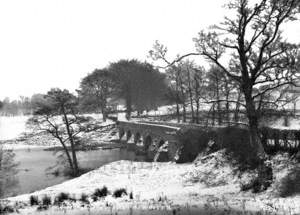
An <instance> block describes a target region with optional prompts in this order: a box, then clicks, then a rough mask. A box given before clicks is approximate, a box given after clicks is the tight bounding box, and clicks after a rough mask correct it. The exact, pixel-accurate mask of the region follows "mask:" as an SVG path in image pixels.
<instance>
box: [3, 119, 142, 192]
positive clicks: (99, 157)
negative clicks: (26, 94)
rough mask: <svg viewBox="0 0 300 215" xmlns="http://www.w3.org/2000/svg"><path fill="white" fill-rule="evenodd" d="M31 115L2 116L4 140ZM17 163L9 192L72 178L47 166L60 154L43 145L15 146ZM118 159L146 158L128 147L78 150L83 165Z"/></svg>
mask: <svg viewBox="0 0 300 215" xmlns="http://www.w3.org/2000/svg"><path fill="white" fill-rule="evenodd" d="M27 118H28V117H24V116H20V117H0V140H7V139H12V138H16V137H17V136H18V135H19V134H20V133H22V132H24V131H25V122H26V120H27ZM14 153H15V162H17V163H19V165H18V167H17V170H18V171H17V175H16V185H15V186H13V187H12V188H9V190H6V192H5V193H7V194H6V195H5V196H14V195H19V194H24V193H29V192H33V191H36V190H39V189H43V188H46V187H49V186H52V185H55V184H59V183H61V182H63V181H66V180H68V177H65V176H61V175H60V176H54V175H53V174H49V171H47V169H48V168H49V167H52V166H54V165H55V164H56V163H57V154H54V152H53V151H45V150H43V149H42V148H31V149H29V148H28V149H24V148H23V149H15V150H14ZM117 160H140V161H142V160H144V157H143V156H137V155H135V153H134V152H132V151H128V150H126V149H110V150H103V149H97V150H91V151H81V152H78V161H79V165H80V167H81V168H85V169H96V168H98V167H100V166H102V165H104V164H107V163H110V162H113V161H117Z"/></svg>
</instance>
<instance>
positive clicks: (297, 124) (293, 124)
mask: <svg viewBox="0 0 300 215" xmlns="http://www.w3.org/2000/svg"><path fill="white" fill-rule="evenodd" d="M284 124H285V123H284V118H283V117H281V118H279V119H276V120H274V121H272V122H270V123H269V124H268V125H267V126H268V127H271V128H277V129H281V130H283V129H290V130H300V119H299V118H292V117H289V118H288V126H285V125H284Z"/></svg>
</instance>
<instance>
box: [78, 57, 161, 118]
mask: <svg viewBox="0 0 300 215" xmlns="http://www.w3.org/2000/svg"><path fill="white" fill-rule="evenodd" d="M166 89H167V83H166V79H165V74H163V73H160V72H159V71H158V70H157V69H155V68H154V67H153V66H152V65H151V64H149V63H146V62H145V63H143V62H139V61H137V60H120V61H118V62H115V63H111V64H110V65H109V66H108V67H107V68H103V69H96V70H94V71H93V72H92V73H90V74H88V75H87V76H86V77H84V78H83V79H82V81H81V83H80V88H79V90H78V94H79V102H80V107H81V110H86V111H93V112H95V111H96V112H101V113H102V114H103V119H104V121H105V119H106V117H107V114H108V112H109V111H112V109H113V108H114V107H115V106H116V105H117V104H120V103H122V104H123V105H124V106H125V108H126V115H127V118H128V119H129V118H130V117H131V113H132V111H137V113H138V114H141V113H142V112H143V111H149V110H152V109H156V108H157V107H158V106H160V105H162V104H163V103H164V101H165V91H166Z"/></svg>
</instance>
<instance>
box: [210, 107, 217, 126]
mask: <svg viewBox="0 0 300 215" xmlns="http://www.w3.org/2000/svg"><path fill="white" fill-rule="evenodd" d="M215 114H216V113H215V103H213V105H212V117H211V120H212V126H214V125H215Z"/></svg>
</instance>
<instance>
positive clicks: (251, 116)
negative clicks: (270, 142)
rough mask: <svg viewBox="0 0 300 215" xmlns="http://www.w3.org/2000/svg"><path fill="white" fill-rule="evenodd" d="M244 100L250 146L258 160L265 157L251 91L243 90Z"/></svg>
mask: <svg viewBox="0 0 300 215" xmlns="http://www.w3.org/2000/svg"><path fill="white" fill-rule="evenodd" d="M244 94H245V100H246V111H247V117H248V121H249V132H250V144H251V145H252V147H254V148H255V150H256V152H257V155H258V156H259V157H260V158H264V157H265V151H264V148H263V146H262V143H261V140H260V136H259V129H258V115H257V112H256V109H255V104H254V101H253V98H252V94H251V90H247V89H246V90H244Z"/></svg>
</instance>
